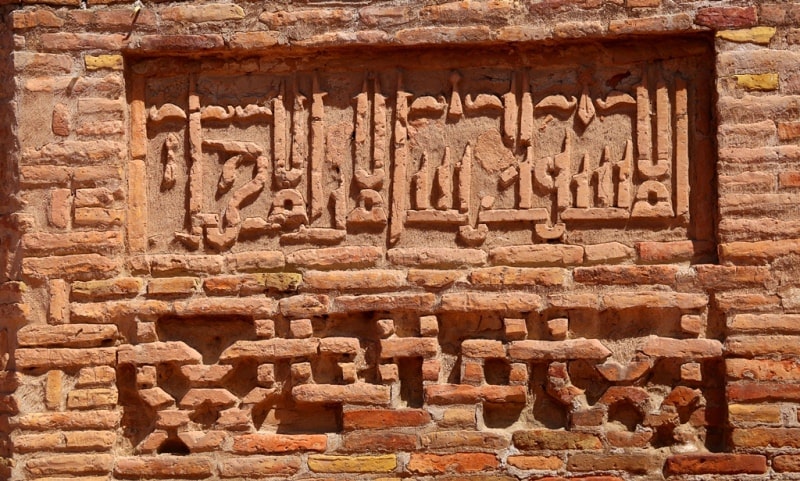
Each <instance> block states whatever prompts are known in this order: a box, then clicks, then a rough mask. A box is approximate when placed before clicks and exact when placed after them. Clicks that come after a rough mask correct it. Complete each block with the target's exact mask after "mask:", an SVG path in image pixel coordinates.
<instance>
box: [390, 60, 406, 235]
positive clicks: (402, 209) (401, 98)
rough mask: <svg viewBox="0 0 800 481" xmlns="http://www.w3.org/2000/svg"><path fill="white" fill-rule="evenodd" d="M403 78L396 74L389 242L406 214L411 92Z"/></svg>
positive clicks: (399, 229) (401, 226) (398, 233)
mask: <svg viewBox="0 0 800 481" xmlns="http://www.w3.org/2000/svg"><path fill="white" fill-rule="evenodd" d="M402 84H403V78H402V75H401V74H398V76H397V104H396V107H395V118H396V120H395V128H394V174H393V175H392V217H391V224H390V225H389V243H390V244H394V243H396V242H397V241H398V239H399V238H400V234H401V233H402V232H403V226H404V224H405V216H406V198H407V196H408V190H407V185H406V184H407V182H408V180H407V178H406V175H407V172H406V169H407V168H408V166H407V164H408V98H409V97H411V94H409V93H407V92H404V91H403V88H402Z"/></svg>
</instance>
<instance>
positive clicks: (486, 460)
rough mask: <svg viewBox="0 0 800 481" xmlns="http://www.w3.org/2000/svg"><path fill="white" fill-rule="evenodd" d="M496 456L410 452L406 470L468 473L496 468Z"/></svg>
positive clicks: (430, 472)
mask: <svg viewBox="0 0 800 481" xmlns="http://www.w3.org/2000/svg"><path fill="white" fill-rule="evenodd" d="M498 464H499V463H498V461H497V456H495V455H494V454H488V453H458V454H441V455H440V454H418V453H412V454H411V459H410V461H409V462H408V470H409V471H411V472H412V473H415V474H443V473H470V472H476V471H486V470H489V469H496V468H497V466H498Z"/></svg>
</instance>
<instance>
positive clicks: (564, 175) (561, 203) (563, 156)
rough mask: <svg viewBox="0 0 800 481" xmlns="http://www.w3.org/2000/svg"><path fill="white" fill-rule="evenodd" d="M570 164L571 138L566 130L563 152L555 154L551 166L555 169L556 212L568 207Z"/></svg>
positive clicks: (569, 200) (569, 202)
mask: <svg viewBox="0 0 800 481" xmlns="http://www.w3.org/2000/svg"><path fill="white" fill-rule="evenodd" d="M571 162H572V136H571V134H570V131H569V130H567V131H566V133H565V135H564V150H563V151H562V152H561V153H560V154H556V156H555V157H554V158H553V165H554V167H555V172H556V177H555V188H556V205H557V206H558V210H564V209H566V208H567V207H569V206H570V204H571V203H572V202H571V199H570V197H571V192H570V191H569V181H570V178H571V177H572V174H571V172H570V168H571V166H570V164H571Z"/></svg>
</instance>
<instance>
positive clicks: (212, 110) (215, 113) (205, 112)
mask: <svg viewBox="0 0 800 481" xmlns="http://www.w3.org/2000/svg"><path fill="white" fill-rule="evenodd" d="M234 115H236V110H235V109H234V108H233V107H232V106H230V105H228V106H227V107H222V106H219V105H209V106H207V107H203V108H202V109H200V119H202V120H220V121H221V120H228V119H231V118H233V116H234Z"/></svg>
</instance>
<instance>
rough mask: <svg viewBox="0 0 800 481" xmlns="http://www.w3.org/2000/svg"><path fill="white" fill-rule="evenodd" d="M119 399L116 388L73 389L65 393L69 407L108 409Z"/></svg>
mask: <svg viewBox="0 0 800 481" xmlns="http://www.w3.org/2000/svg"><path fill="white" fill-rule="evenodd" d="M118 400H119V397H118V394H117V390H116V389H107V388H96V389H73V390H72V391H70V392H69V394H67V408H69V409H104V408H106V409H110V408H113V407H114V406H116V405H117V401H118Z"/></svg>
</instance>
